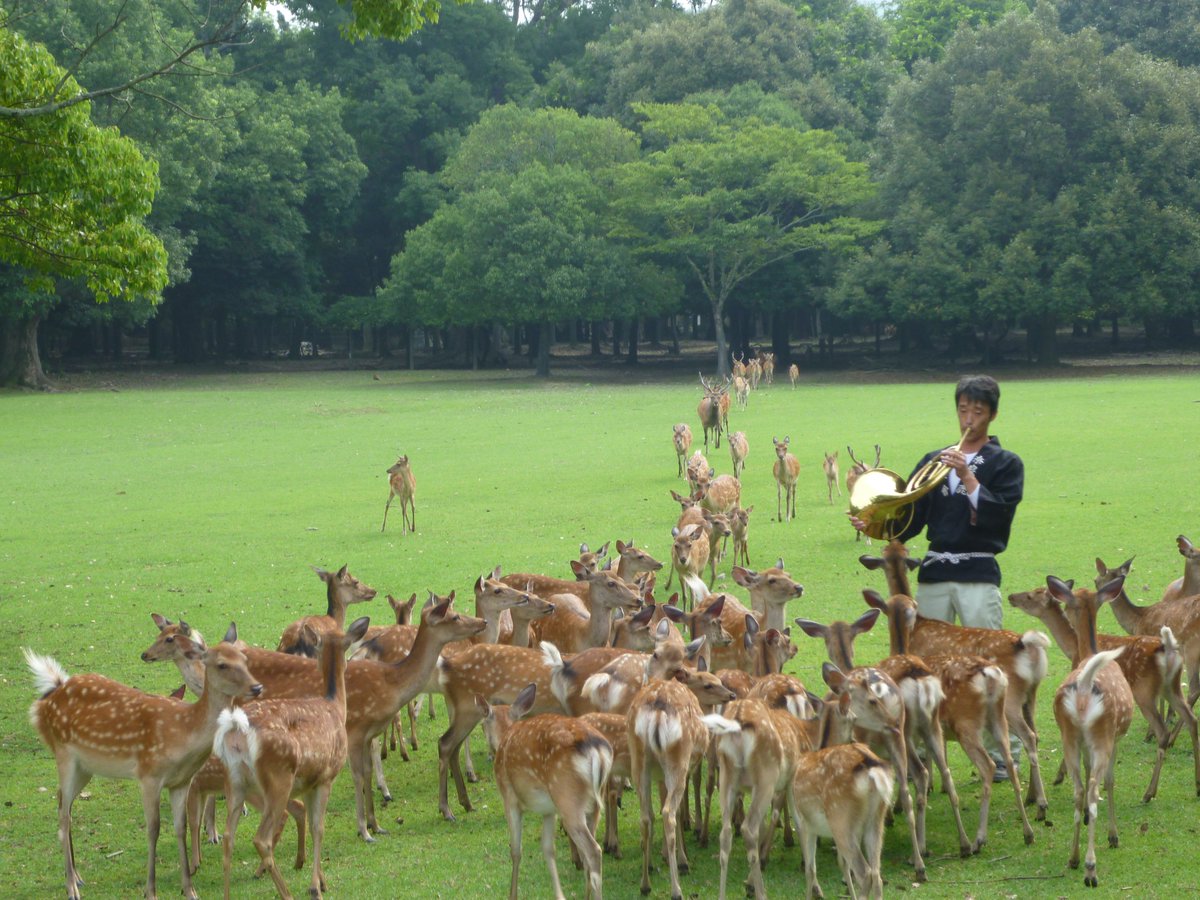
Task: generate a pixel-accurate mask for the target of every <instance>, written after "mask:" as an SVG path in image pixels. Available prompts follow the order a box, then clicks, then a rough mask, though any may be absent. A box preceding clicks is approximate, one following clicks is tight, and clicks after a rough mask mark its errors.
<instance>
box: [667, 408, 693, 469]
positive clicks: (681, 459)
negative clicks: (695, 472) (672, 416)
mask: <svg viewBox="0 0 1200 900" xmlns="http://www.w3.org/2000/svg"><path fill="white" fill-rule="evenodd" d="M671 440H672V442H673V443H674V444H675V462H676V463H677V464H678V466H679V472H678V473H677V474H678V476H679V477H680V478H682V477H683V467H684V463H685V462H686V461H687V458H688V453H690V452H691V449H692V429H690V428H688V427H687V425H686V424H684V423H683V422H680V423H679V424H678V425H676V426H675V428H674V429H673V433H672V435H671Z"/></svg>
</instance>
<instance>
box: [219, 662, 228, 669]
mask: <svg viewBox="0 0 1200 900" xmlns="http://www.w3.org/2000/svg"><path fill="white" fill-rule="evenodd" d="M217 668H218V669H228V668H229V665H228V664H227V663H217Z"/></svg>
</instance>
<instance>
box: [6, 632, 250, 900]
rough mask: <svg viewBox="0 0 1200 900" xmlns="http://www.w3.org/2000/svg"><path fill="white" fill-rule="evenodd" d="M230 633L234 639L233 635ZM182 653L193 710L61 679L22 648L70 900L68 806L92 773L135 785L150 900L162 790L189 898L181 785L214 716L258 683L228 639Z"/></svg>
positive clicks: (75, 877) (82, 678) (81, 679)
mask: <svg viewBox="0 0 1200 900" xmlns="http://www.w3.org/2000/svg"><path fill="white" fill-rule="evenodd" d="M230 631H231V633H233V636H234V637H235V638H236V631H235V630H234V629H233V628H232V627H231V628H230ZM188 652H189V653H192V654H196V656H197V657H198V658H199V657H202V658H203V661H204V663H205V669H204V684H203V687H202V688H201V694H200V699H199V700H197V701H196V702H195V703H193V704H189V703H184V702H183V701H181V700H175V699H172V698H170V697H159V696H156V695H154V694H146V693H143V692H142V691H139V690H135V689H134V688H131V687H126V686H125V685H123V684H121V683H120V682H116V681H112V680H110V679H108V678H105V677H103V676H102V675H92V674H84V675H75V676H69V675H67V673H66V671H65V670H64V669H63V667H62V666H61V665H59V664H58V662H56V661H55V660H54V659H52V658H51V657H49V656H40V655H38V654H36V653H34V652H33V651H32V650H29V649H25V651H24V654H25V662H26V663H27V664H28V666H29V669H30V671H31V672H32V673H33V677H34V683H35V684H36V687H37V693H38V699H37V700H36V701H35V702H34V704H33V706H32V707H31V708H30V710H29V720H30V722H31V723H32V724H33V726H34V728H35V729H37V732H38V735H39V736H40V737H41V739H42V741H43V742H44V743H45V744H46V746H47V747H49V748H50V752H51V753H53V754H54V761H55V764H56V766H57V768H58V839H59V842H60V843H61V844H62V851H63V862H64V869H65V874H66V886H67V896H68V897H69V898H71V900H78V898H79V896H80V894H79V889H80V887H81V886H82V885H83V880H82V879H81V878H80V877H79V872H78V871H77V870H76V868H75V849H74V841H73V838H72V835H71V807H72V806H73V805H74V803H75V798H76V797H78V796H79V793H80V791H82V790H83V789H84V788H85V787H86V786H87V784H88V782H89V781H91V779H92V777H93V776H95V775H103V776H105V777H108V778H133V779H136V780H137V782H138V786H139V787H140V789H141V795H142V810H143V812H144V813H145V817H146V841H147V844H148V848H147V849H148V862H147V869H148V871H147V874H146V896H147V897H150V898H153V897H155V896H157V886H156V877H155V849H156V847H157V845H158V832H159V803H160V802H161V801H160V798H161V795H162V791H163V789H164V788H165V789H166V790H167V791H168V792H169V794H170V798H171V814H172V819H173V824H174V826H175V839H176V842H177V844H178V847H179V871H180V876H181V878H182V881H183V894H184V896H185V897H188V898H190V900H196V891H195V888H193V887H192V875H191V870H190V867H189V865H188V852H187V820H186V818H185V816H186V812H187V810H186V806H187V791H188V785H189V784H190V783H191V780H192V776H193V775H195V774H196V772H197V771H199V770H200V767H201V766H203V765H204V761H205V760H206V759H208V757H209V754H210V753H212V744H213V735H214V734H215V733H216V730H217V719H218V717H219V716H220V714H221V712H222V711H223V710H226V709H228V708H229V706H230V705H231V704H232V703H233V701H234V700H238V699H249V698H252V697H257V696H258V695H259V694H260V693H262V685H260V684H258V683H257V682H256V681H255V680H254V677H253V676H252V675H251V674H250V670H249V667H248V666H247V665H246V657H245V654H243V653H242V651H241V650H239V649H237V648H236V647H234V646H232V645H231V643H230V642H228V641H222V642H221V643H219V644H217V645H216V646H215V647H211V648H209V649H207V650H201V649H199V648H196V647H191V648H190V649H189V650H188Z"/></svg>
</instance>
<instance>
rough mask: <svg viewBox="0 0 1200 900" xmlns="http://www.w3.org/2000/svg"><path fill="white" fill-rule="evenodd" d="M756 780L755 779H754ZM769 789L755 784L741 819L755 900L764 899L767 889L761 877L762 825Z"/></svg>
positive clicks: (767, 805) (768, 798)
mask: <svg viewBox="0 0 1200 900" xmlns="http://www.w3.org/2000/svg"><path fill="white" fill-rule="evenodd" d="M756 780H757V779H756ZM771 800H772V796H771V791H770V790H769V789H767V790H763V789H762V786H761V785H757V786H756V787H755V788H754V790H753V791H752V792H751V796H750V807H749V809H747V810H746V818H745V819H744V820H743V821H742V840H743V841H744V842H745V844H746V861H747V863H748V864H749V866H750V884H751V886H752V887H753V888H754V896H755V898H756V900H764V898H765V897H766V896H767V889H766V887H764V886H763V877H762V856H761V847H762V825H763V821H764V819H766V818H767V813H769V812H770V810H771Z"/></svg>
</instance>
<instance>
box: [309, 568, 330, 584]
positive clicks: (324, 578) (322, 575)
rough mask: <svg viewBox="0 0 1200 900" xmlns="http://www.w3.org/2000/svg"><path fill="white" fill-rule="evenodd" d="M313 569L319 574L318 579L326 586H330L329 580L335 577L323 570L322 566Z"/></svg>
mask: <svg viewBox="0 0 1200 900" xmlns="http://www.w3.org/2000/svg"><path fill="white" fill-rule="evenodd" d="M311 568H312V570H313V571H314V572H316V573H317V577H318V578H320V579H321V580H322V581H324V582H325V583H326V584H328V583H329V579H330V578H332V577H333V576H332V575H330V574H329V573H328V572H326V571H325V570H324V569H322V568H321V567H320V566H312V567H311Z"/></svg>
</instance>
